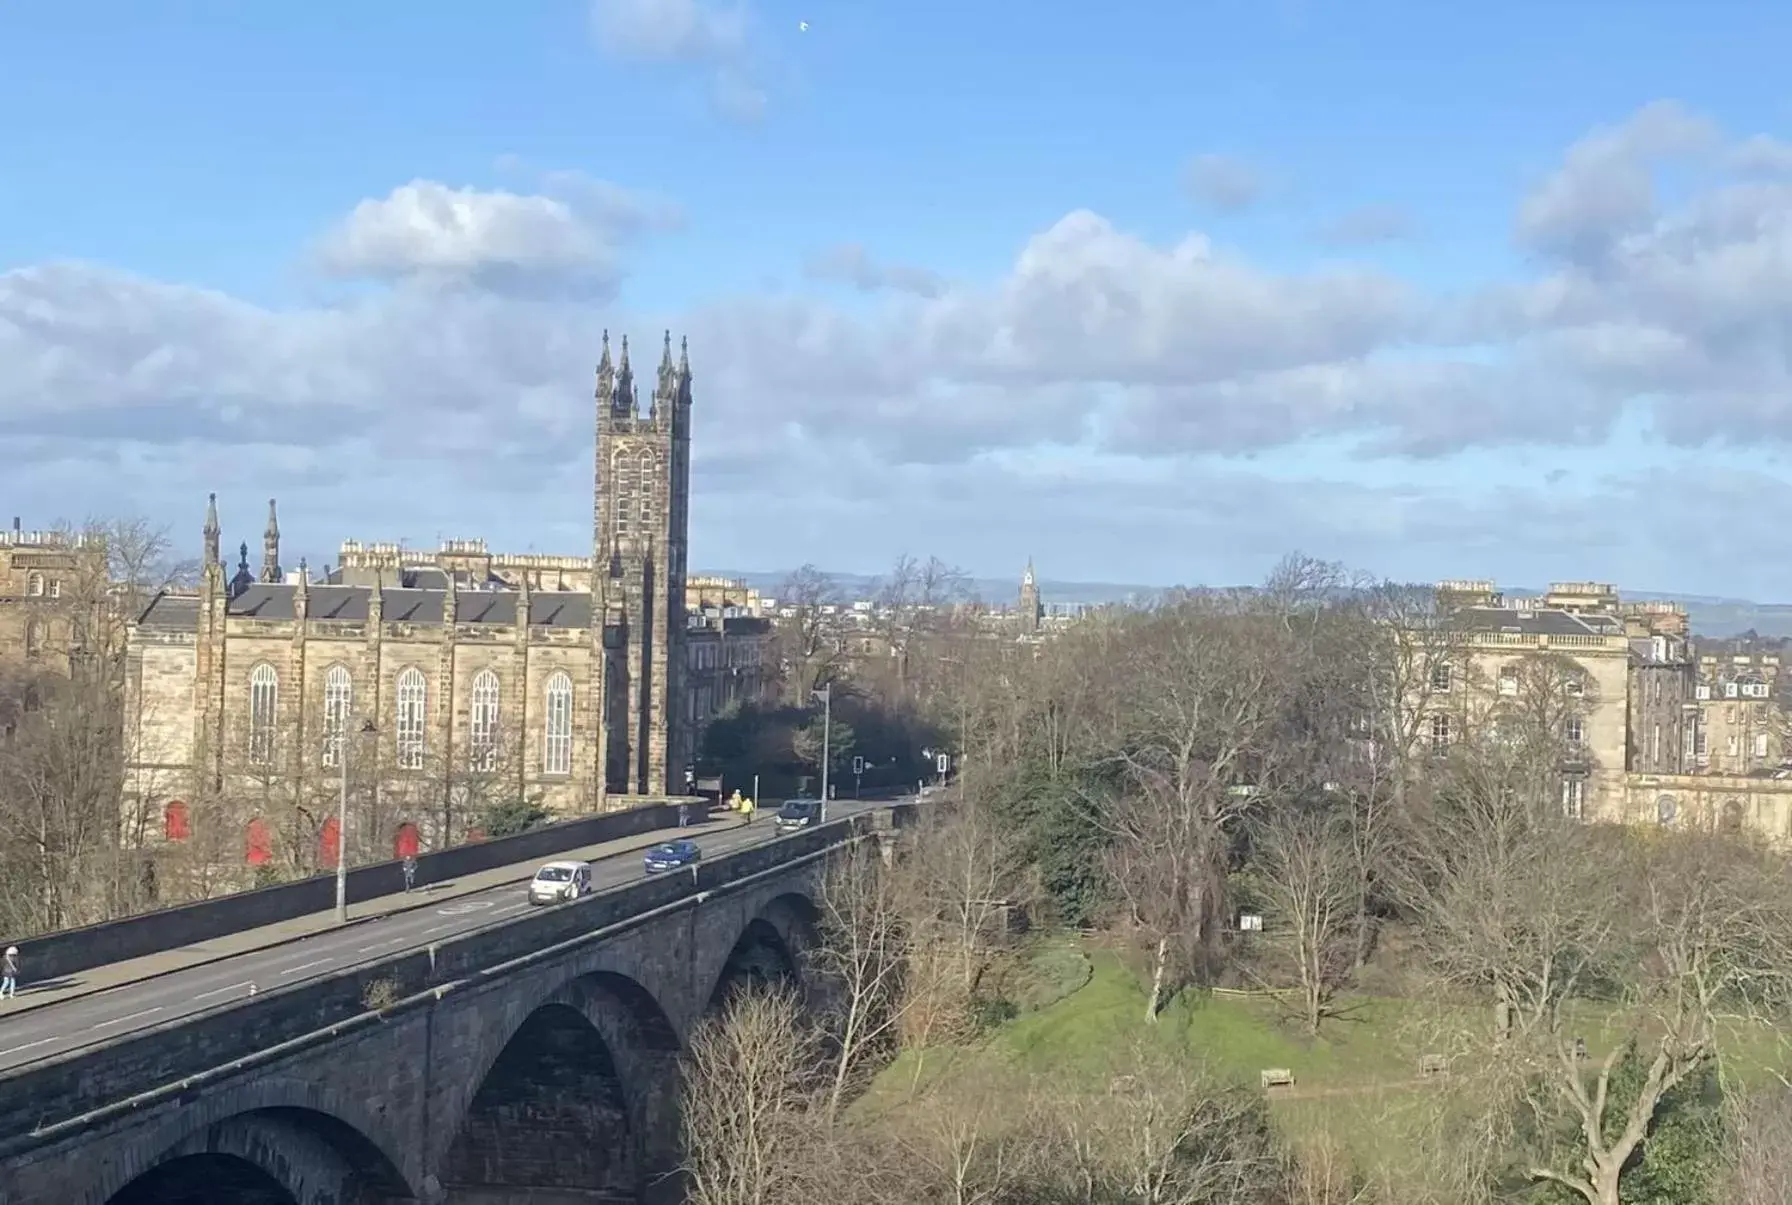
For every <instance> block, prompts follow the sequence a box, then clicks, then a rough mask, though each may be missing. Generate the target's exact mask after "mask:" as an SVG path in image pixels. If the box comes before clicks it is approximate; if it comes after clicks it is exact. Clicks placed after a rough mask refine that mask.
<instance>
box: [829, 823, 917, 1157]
mask: <svg viewBox="0 0 1792 1205" xmlns="http://www.w3.org/2000/svg"><path fill="white" fill-rule="evenodd" d="M903 905H904V901H903V900H902V899H901V897H900V894H899V888H898V883H897V880H896V877H895V876H894V875H892V874H891V873H890V872H889V871H888V870H887V869H886V868H885V867H884V865H883V864H882V862H881V861H880V860H879V858H878V856H877V854H876V853H875V852H874V851H871V850H868V849H866V848H865V847H863V846H854V847H853V848H852V849H850V850H848V851H847V852H846V853H844V854H842V855H841V856H839V857H837V858H835V859H834V860H833V861H831V862H830V863H829V865H828V868H827V871H826V873H825V876H824V878H823V880H822V886H821V891H820V893H819V909H820V916H819V917H818V921H819V928H820V935H821V940H820V942H819V943H818V945H817V948H816V949H815V951H814V953H813V958H812V965H813V967H814V969H815V971H816V972H817V973H818V974H819V975H820V976H821V978H822V981H823V983H825V984H826V985H827V987H828V989H829V990H828V991H827V992H826V993H825V994H826V995H829V996H831V997H832V1000H831V1001H830V1004H831V1007H830V1008H829V1009H828V1010H827V1011H828V1012H829V1013H830V1014H831V1017H830V1024H829V1026H828V1031H829V1035H830V1037H831V1038H832V1046H833V1049H832V1051H831V1054H830V1058H829V1063H830V1066H829V1068H828V1085H827V1090H826V1095H825V1099H824V1101H823V1108H824V1109H825V1111H826V1115H827V1117H828V1118H829V1120H830V1121H831V1120H832V1119H833V1118H835V1117H836V1116H838V1114H839V1111H840V1109H841V1108H842V1107H843V1106H844V1105H845V1104H846V1102H847V1101H848V1100H849V1099H850V1097H851V1094H852V1092H853V1091H854V1090H855V1089H856V1088H857V1087H858V1086H859V1085H860V1084H861V1083H862V1082H863V1080H864V1077H865V1075H866V1074H867V1073H868V1072H869V1071H871V1070H873V1069H874V1067H875V1065H876V1064H875V1058H876V1056H877V1055H878V1054H879V1053H888V1051H889V1049H890V1048H891V1047H892V1046H893V1043H894V1039H895V1037H896V1035H897V1033H898V1028H899V1026H900V1025H901V1021H902V1015H903V1011H904V1008H905V1005H906V1004H907V1001H906V1000H905V998H904V977H903V972H904V960H905V957H906V955H907V954H908V952H909V932H908V926H907V925H906V924H905V923H904V917H903Z"/></svg>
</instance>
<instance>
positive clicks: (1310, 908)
mask: <svg viewBox="0 0 1792 1205" xmlns="http://www.w3.org/2000/svg"><path fill="white" fill-rule="evenodd" d="M1351 835H1352V834H1351V831H1350V828H1349V822H1348V820H1347V819H1345V817H1344V816H1343V815H1342V814H1340V811H1336V810H1332V809H1329V808H1324V807H1285V808H1278V809H1276V810H1275V811H1273V812H1271V813H1269V814H1268V815H1267V816H1266V817H1264V818H1263V820H1262V821H1261V822H1260V823H1259V824H1258V825H1257V826H1256V830H1255V834H1254V836H1255V840H1254V842H1253V854H1254V857H1253V862H1254V869H1255V871H1256V891H1257V895H1258V896H1259V898H1260V899H1261V900H1262V901H1263V903H1264V905H1265V909H1264V910H1265V912H1266V913H1267V914H1268V916H1267V920H1268V924H1267V930H1268V931H1267V932H1266V933H1265V934H1264V939H1265V941H1266V942H1267V943H1268V944H1269V945H1270V946H1271V948H1272V949H1275V950H1277V951H1279V952H1280V953H1281V955H1282V956H1283V961H1284V962H1285V963H1286V964H1287V967H1288V969H1289V970H1291V972H1292V974H1293V978H1294V981H1295V983H1296V985H1297V986H1298V988H1299V1001H1300V1013H1299V1015H1300V1019H1301V1023H1302V1025H1304V1026H1305V1028H1306V1031H1307V1032H1308V1033H1309V1034H1312V1035H1317V1034H1318V1033H1319V1028H1320V1025H1321V1024H1322V1023H1323V1022H1324V1021H1325V1020H1326V1018H1327V1017H1329V1016H1331V1015H1332V1005H1333V1002H1334V1001H1335V1000H1336V998H1337V995H1338V993H1339V991H1340V990H1341V989H1343V988H1344V987H1345V986H1346V985H1347V984H1348V982H1349V979H1350V973H1351V970H1352V967H1353V964H1354V957H1353V956H1354V953H1355V934H1356V916H1357V909H1358V905H1359V891H1360V886H1361V885H1360V882H1359V880H1358V873H1357V866H1356V863H1355V861H1354V858H1353V856H1352V855H1353V849H1352V845H1351Z"/></svg>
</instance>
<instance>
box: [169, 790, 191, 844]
mask: <svg viewBox="0 0 1792 1205" xmlns="http://www.w3.org/2000/svg"><path fill="white" fill-rule="evenodd" d="M192 835H193V828H192V820H191V818H190V817H189V816H188V814H187V805H186V804H184V803H182V802H181V801H180V800H178V799H171V800H169V801H168V806H167V807H165V808H163V809H162V836H163V838H165V839H166V840H169V841H185V840H186V839H187V838H188V837H190V836H192Z"/></svg>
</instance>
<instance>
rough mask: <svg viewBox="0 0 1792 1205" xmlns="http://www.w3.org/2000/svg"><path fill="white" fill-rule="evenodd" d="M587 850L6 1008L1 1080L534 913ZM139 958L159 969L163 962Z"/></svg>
mask: <svg viewBox="0 0 1792 1205" xmlns="http://www.w3.org/2000/svg"><path fill="white" fill-rule="evenodd" d="M887 806H889V804H888V802H882V803H880V802H874V801H870V800H867V801H865V802H863V803H859V802H854V801H850V800H844V799H843V800H838V801H836V802H833V803H830V804H829V805H828V819H829V820H830V821H832V820H835V819H843V818H845V817H847V816H850V815H853V814H856V813H858V812H863V811H869V810H871V809H873V808H877V807H887ZM659 836H660V839H661V840H673V839H675V838H677V837H679V836H687V837H690V838H691V839H693V840H695V841H696V842H697V844H698V846H699V847H701V848H702V850H703V853H704V856H705V857H713V856H715V855H717V854H724V853H729V852H732V851H735V850H738V849H743V848H745V847H747V846H749V845H757V844H760V843H763V842H766V841H770V840H773V839H775V837H776V836H777V831H776V826H775V824H774V822H773V817H772V814H770V813H769V812H761V813H760V814H759V817H758V819H756V820H755V821H754V822H753V823H752V824H750V825H741V824H732V825H728V826H726V827H717V825H716V824H714V823H711V824H709V825H707V826H705V827H704V828H703V829H701V830H698V829H688V830H683V831H682V832H681V831H680V830H676V829H667V830H663V831H662V833H661V834H659ZM649 844H650V843H648V842H636V843H635V844H634V845H633V847H632V848H630V849H628V850H627V851H626V852H618V853H613V854H609V855H607V856H604V857H601V858H594V859H592V877H593V883H594V886H595V888H596V889H597V890H598V891H603V890H605V889H607V888H612V887H620V886H623V885H625V884H628V883H632V882H636V881H638V880H640V879H642V878H645V877H646V874H647V872H646V870H645V868H644V867H643V865H642V854H643V852H644V851H645V849H646V848H647V847H648V845H649ZM582 853H583V851H580V850H569V851H567V852H566V853H564V854H555V855H553V856H552V857H550V858H542V859H537V860H536V861H535V862H532V863H527V864H525V863H519V864H518V866H517V867H516V868H514V871H513V874H512V877H511V881H509V882H504V883H501V884H500V885H498V886H493V887H489V888H486V889H484V890H479V891H473V892H468V893H466V894H462V895H458V896H456V897H454V898H451V899H443V900H441V901H439V902H437V903H434V904H433V906H432V905H431V904H427V903H425V904H422V905H420V906H415V907H407V908H405V909H404V910H402V911H391V912H388V913H386V914H385V915H383V916H380V917H378V918H377V919H374V920H369V921H363V922H361V923H359V924H350V925H347V926H341V927H331V928H324V929H321V930H319V931H317V932H314V933H311V934H308V935H306V936H302V937H299V938H297V939H292V940H282V941H280V942H279V944H277V945H268V946H263V947H262V948H259V949H249V950H245V951H244V952H242V953H240V954H236V955H233V956H230V957H226V958H221V959H216V960H210V961H206V962H203V963H200V964H198V965H192V966H186V967H182V968H181V969H178V970H174V971H165V972H161V973H157V972H155V971H153V970H150V971H147V972H146V977H143V978H139V979H136V980H134V981H127V982H123V983H121V984H119V985H118V986H116V987H111V988H107V989H105V990H102V991H95V992H90V993H87V994H84V995H78V996H74V997H72V998H69V999H66V1000H61V1001H58V1002H57V1003H54V1004H50V1005H45V1006H42V1007H38V1008H34V1009H30V1010H29V1011H20V1012H17V1013H13V1014H11V1015H7V1014H6V1013H5V1012H0V1076H5V1075H7V1074H9V1073H11V1072H12V1071H14V1070H16V1069H18V1068H20V1067H22V1066H24V1065H26V1064H30V1063H36V1062H39V1061H41V1060H43V1059H47V1058H54V1057H56V1056H57V1055H60V1054H66V1053H68V1052H69V1051H72V1050H76V1049H79V1048H81V1047H83V1046H89V1045H93V1044H96V1043H101V1042H108V1041H111V1040H113V1039H115V1038H117V1037H119V1036H120V1035H123V1034H128V1033H131V1032H132V1031H134V1030H141V1029H148V1028H150V1027H152V1026H157V1025H164V1024H167V1023H168V1022H170V1021H176V1020H179V1019H180V1018H182V1017H186V1016H191V1015H193V1014H195V1013H202V1012H206V1011H208V1010H210V1009H214V1008H218V1007H220V1006H222V1005H225V1004H229V1003H231V1002H232V1001H235V1000H240V999H244V998H246V997H248V996H250V995H252V994H254V993H255V992H258V991H269V990H272V989H275V988H282V987H287V986H289V985H291V984H294V983H303V982H304V981H305V980H307V979H314V978H317V977H319V976H322V975H330V974H335V973H336V972H338V971H342V970H344V969H346V968H348V967H352V966H355V965H358V964H360V963H364V962H369V961H375V960H378V959H382V958H387V957H390V956H392V955H394V954H400V953H403V952H405V951H408V950H412V949H419V948H423V947H427V946H429V945H431V944H433V943H436V942H441V941H446V940H448V939H449V938H452V937H455V936H457V935H459V934H462V933H466V932H469V931H471V930H474V929H479V928H483V927H485V926H487V925H491V924H494V923H499V922H502V921H504V920H505V919H506V918H515V917H517V916H518V915H519V914H521V913H525V912H527V911H529V910H530V904H529V902H528V899H527V898H526V895H525V892H526V890H527V885H526V884H525V883H523V882H518V881H516V878H518V877H521V876H524V875H528V874H530V873H531V872H532V870H533V867H534V866H536V865H539V864H540V863H542V862H546V861H552V860H555V859H559V858H570V857H579V856H580V855H581V854H582ZM505 869H507V870H509V869H512V868H505ZM486 873H488V874H490V873H496V872H486ZM672 873H678V872H672ZM401 898H404V897H401ZM410 898H414V897H410ZM135 961H137V962H141V963H152V962H153V961H154V959H153V958H146V959H138V960H135ZM28 970H29V968H27V971H28Z"/></svg>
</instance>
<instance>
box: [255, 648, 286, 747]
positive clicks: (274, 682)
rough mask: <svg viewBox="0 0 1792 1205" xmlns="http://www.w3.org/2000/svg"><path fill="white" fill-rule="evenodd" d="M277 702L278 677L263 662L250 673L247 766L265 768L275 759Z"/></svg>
mask: <svg viewBox="0 0 1792 1205" xmlns="http://www.w3.org/2000/svg"><path fill="white" fill-rule="evenodd" d="M279 702H280V675H279V674H278V673H276V672H275V671H274V667H273V666H271V665H269V664H267V663H266V662H263V663H262V664H260V665H258V666H256V667H255V668H254V669H252V670H250V671H249V763H250V764H251V765H256V766H266V765H269V764H271V763H272V762H273V760H274V733H275V731H276V728H275V725H276V723H277V722H278V721H277V716H276V712H275V709H276V707H277V706H278V705H279Z"/></svg>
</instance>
